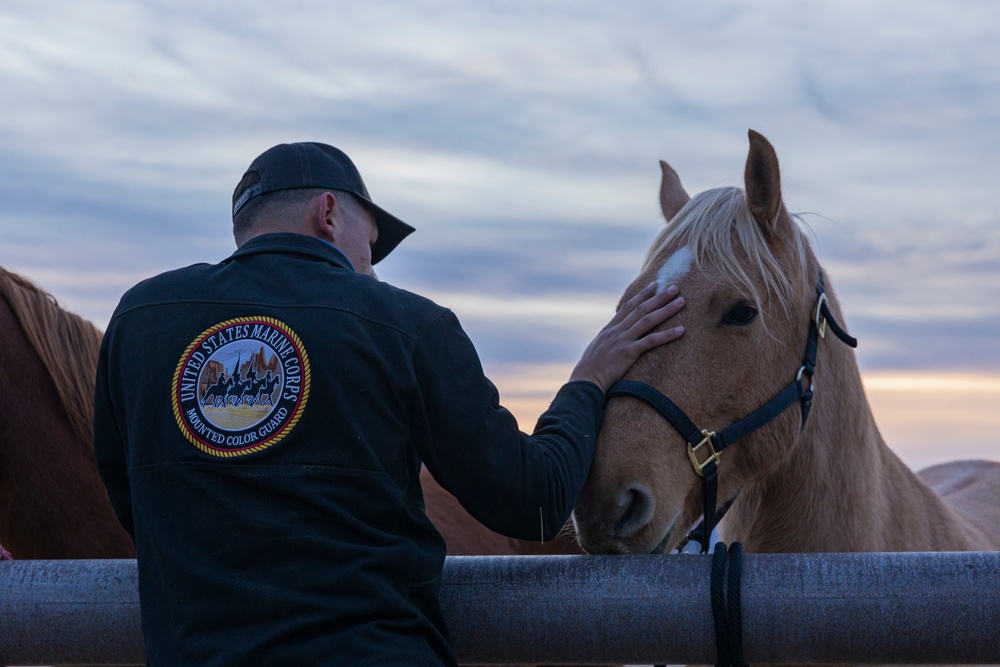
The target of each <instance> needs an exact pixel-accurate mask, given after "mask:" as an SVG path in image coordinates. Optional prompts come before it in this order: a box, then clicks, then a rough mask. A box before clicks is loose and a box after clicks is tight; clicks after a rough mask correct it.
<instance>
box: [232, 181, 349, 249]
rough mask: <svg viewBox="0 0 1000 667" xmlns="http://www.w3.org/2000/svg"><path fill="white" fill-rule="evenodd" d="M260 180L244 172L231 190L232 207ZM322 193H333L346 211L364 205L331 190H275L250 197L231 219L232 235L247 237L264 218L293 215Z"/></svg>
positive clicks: (341, 191) (343, 193)
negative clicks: (237, 183) (234, 188)
mask: <svg viewBox="0 0 1000 667" xmlns="http://www.w3.org/2000/svg"><path fill="white" fill-rule="evenodd" d="M259 181H260V176H259V175H258V174H257V172H254V171H250V172H247V173H246V175H245V176H244V177H243V180H241V181H240V182H239V185H237V186H236V190H234V191H233V205H234V206H235V204H236V199H237V197H239V196H240V195H241V194H242V193H243V192H245V191H246V190H247V188H250V187H252V186H254V185H256V184H257V183H258V182H259ZM323 192H334V193H335V196H336V197H337V203H338V204H339V205H340V206H342V207H344V208H345V209H348V210H356V209H358V208H362V207H363V205H362V203H361V201H360V200H358V198H357V197H355V196H354V195H353V194H351V193H350V192H347V191H344V190H332V189H331V188H295V189H292V190H278V191H276V192H268V193H266V194H263V195H257V196H256V197H252V198H250V199H249V200H248V201H247V202H246V203H245V204H244V205H243V207H242V208H241V209H240V210H239V212H237V213H236V215H234V216H233V236H235V237H236V238H237V239H239V238H240V237H245V236H247V235H249V234H250V233H251V232H252V231H253V228H254V226H255V225H256V224H257V222H258V221H259V220H261V219H262V218H264V217H278V216H281V215H283V214H284V215H295V214H296V213H297V212H298V211H297V210H296V209H299V208H300V207H302V206H304V205H305V204H307V203H308V202H309V201H310V200H312V198H313V197H315V196H316V195H318V194H321V193H323Z"/></svg>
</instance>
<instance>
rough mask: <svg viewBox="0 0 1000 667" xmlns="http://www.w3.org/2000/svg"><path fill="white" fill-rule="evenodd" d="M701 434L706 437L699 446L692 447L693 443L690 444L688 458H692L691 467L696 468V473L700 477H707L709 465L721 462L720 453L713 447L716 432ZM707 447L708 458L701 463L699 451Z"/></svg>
mask: <svg viewBox="0 0 1000 667" xmlns="http://www.w3.org/2000/svg"><path fill="white" fill-rule="evenodd" d="M701 434H702V435H703V436H705V437H703V438H702V439H701V442H699V443H698V444H697V445H693V446H692V445H691V443H688V456H689V457H690V458H691V465H693V466H694V471H695V472H696V473H698V477H704V476H705V468H706V467H707V466H708V464H709V463H718V462H719V452H717V451H715V447H714V446H712V438H714V437H715V431H708V430H702V432H701ZM705 446H707V447H708V458H707V459H705V460H704V461H699V460H698V450H699V449H701V448H702V447H705Z"/></svg>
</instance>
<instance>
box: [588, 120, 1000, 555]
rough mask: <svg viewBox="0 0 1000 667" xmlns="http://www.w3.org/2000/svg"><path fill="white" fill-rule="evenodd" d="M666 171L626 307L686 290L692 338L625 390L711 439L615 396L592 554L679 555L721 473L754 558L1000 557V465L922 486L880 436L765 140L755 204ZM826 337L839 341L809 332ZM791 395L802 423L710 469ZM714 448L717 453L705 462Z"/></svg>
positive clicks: (723, 497) (954, 466) (737, 534)
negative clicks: (654, 224) (652, 286)
mask: <svg viewBox="0 0 1000 667" xmlns="http://www.w3.org/2000/svg"><path fill="white" fill-rule="evenodd" d="M661 166H662V170H663V180H662V185H661V204H662V208H663V213H664V216H665V217H666V219H667V221H668V224H667V227H666V228H665V229H664V230H663V231H662V232H661V233H660V234H659V237H658V238H657V239H656V241H655V242H654V244H653V246H652V247H651V249H650V251H649V253H648V256H647V260H646V262H645V266H644V267H643V269H642V272H641V274H640V275H639V277H638V278H637V279H636V280H635V282H633V283H632V285H631V286H630V287H629V288H628V290H627V291H626V293H625V296H624V299H627V298H629V297H630V296H632V295H633V294H635V293H636V292H637V291H639V290H640V289H641V288H642V286H644V285H647V284H649V283H650V282H651V281H653V280H659V281H660V284H661V285H663V284H670V283H676V284H678V285H679V287H680V291H681V294H683V295H684V298H685V301H686V302H687V307H686V308H685V309H684V311H683V312H682V313H681V314H680V315H678V317H679V318H680V320H681V321H680V324H683V325H684V327H685V332H686V333H685V335H684V338H683V339H682V340H680V341H678V342H677V343H676V344H674V345H670V346H664V347H661V348H657V349H655V350H652V351H650V352H647V353H646V354H645V355H644V356H643V357H641V358H640V359H639V360H638V362H637V363H636V364H635V366H633V368H632V369H631V370H630V371H629V373H628V375H627V376H626V379H627V380H631V381H633V382H634V383H635V384H633V385H630V386H632V387H635V386H638V384H639V383H642V384H645V385H649V386H651V387H652V388H654V389H655V390H658V391H659V392H660V393H661V394H662V395H664V396H666V397H668V398H669V399H670V400H672V401H673V403H674V404H675V406H676V407H677V408H679V410H680V411H681V412H683V413H684V414H685V415H686V416H687V418H688V420H689V424H690V425H692V426H694V428H695V429H696V430H695V431H693V432H692V431H688V433H689V434H692V433H697V430H698V429H705V432H706V435H705V436H703V435H702V434H701V433H699V434H698V436H696V437H695V436H693V435H691V436H690V437H682V436H681V435H680V432H679V431H680V430H681V429H680V427H675V426H673V425H672V424H671V422H670V421H668V419H666V418H664V417H663V416H661V414H659V413H658V412H657V411H656V410H655V409H654V408H653V407H651V405H650V404H649V403H648V402H647V401H646V400H645V399H642V400H640V399H638V398H636V397H635V396H634V395H633V394H629V393H625V394H624V395H621V396H619V397H613V398H612V399H611V400H610V401H609V403H608V407H607V410H606V412H605V418H604V427H603V430H602V432H601V435H600V438H599V440H598V443H597V453H596V457H595V459H594V463H593V466H592V468H591V472H590V476H589V478H588V480H587V483H586V485H585V487H584V491H583V494H582V496H581V498H580V500H579V503H578V505H577V507H576V510H575V512H574V519H575V522H576V528H577V534H578V537H579V539H580V543H581V544H582V545H583V547H584V548H585V549H586V550H587V551H590V552H598V553H626V552H627V553H649V552H667V551H670V550H671V549H673V548H674V547H676V546H677V545H678V544H680V543H681V541H682V540H683V539H684V537H685V535H686V534H687V533H688V531H689V529H690V528H691V527H692V526H693V525H694V523H695V521H696V520H697V519H698V517H699V515H702V514H703V513H707V512H703V510H702V502H703V483H702V480H703V479H704V478H703V477H700V476H699V473H698V472H697V471H696V467H698V468H701V467H703V466H708V465H709V463H714V465H715V467H716V469H717V473H718V474H717V483H718V501H717V507H718V508H720V510H721V508H723V507H724V506H725V505H727V504H728V503H732V505H731V509H730V510H729V512H728V514H727V515H726V518H725V520H724V521H723V522H722V524H721V526H720V530H721V535H722V537H723V539H725V540H732V541H740V542H742V543H743V544H744V546H745V548H746V550H747V551H755V552H809V551H813V552H817V551H943V550H949V551H950V550H996V549H1000V504H998V502H997V500H998V499H1000V463H994V462H988V461H965V462H957V463H949V464H944V465H939V466H935V467H932V468H930V469H927V470H924V471H923V472H921V473H919V474H914V473H913V472H911V471H910V470H909V469H908V468H907V467H906V466H905V465H904V464H903V463H902V462H901V461H900V460H899V459H898V458H897V457H896V455H895V454H894V453H893V452H892V451H891V450H890V449H889V448H888V447H887V446H886V444H885V442H884V441H883V439H882V437H881V435H880V434H879V431H878V428H877V427H876V425H875V420H874V418H873V417H872V413H871V410H870V408H869V406H868V402H867V400H866V399H865V394H864V389H863V387H862V384H861V377H860V374H859V372H858V366H857V362H856V361H855V357H854V354H853V352H852V350H851V349H850V347H848V345H845V344H843V343H842V342H841V340H838V339H837V338H838V337H839V335H840V334H839V333H838V336H833V335H830V331H829V329H831V328H832V329H834V330H835V331H836V329H838V328H839V327H838V326H835V325H836V323H838V322H843V317H842V314H841V310H840V307H839V305H838V303H837V299H836V297H835V295H834V294H833V291H832V289H831V288H830V285H829V282H827V283H826V284H825V288H824V287H818V285H821V283H819V282H818V281H819V279H820V278H819V277H820V276H821V275H822V274H821V271H822V269H821V267H820V265H819V262H818V261H817V259H816V256H815V255H814V254H813V252H812V250H811V249H810V246H809V242H808V240H807V238H806V236H805V234H804V233H803V231H802V230H801V229H800V228H799V226H798V224H797V223H796V221H795V220H794V219H793V218H792V216H790V215H789V214H788V212H787V211H786V209H785V206H784V204H783V202H782V198H781V183H780V177H779V172H778V160H777V156H776V155H775V152H774V149H773V148H772V147H771V144H770V143H768V141H767V140H766V139H764V137H762V136H761V135H759V134H757V133H755V132H753V131H751V132H750V151H749V156H748V158H747V163H746V171H745V190H740V189H738V188H719V189H714V190H709V191H707V192H704V193H702V194H700V195H698V196H696V197H695V198H694V199H690V198H689V197H688V195H687V194H686V193H685V191H684V189H683V188H682V187H681V184H680V180H679V178H678V177H677V175H676V173H675V172H674V171H673V169H671V168H670V167H669V166H668V165H667V164H666V163H661ZM824 291H825V298H826V303H825V304H823V303H822V301H823V299H822V298H821V297H820V296H819V295H820V294H821V293H823V292H824ZM824 324H828V325H829V326H828V327H826V328H827V332H826V333H827V335H826V336H825V337H823V338H820V337H819V336H818V335H814V334H811V333H810V332H811V330H812V329H813V328H815V329H817V330H819V329H820V328H821V325H824ZM810 340H814V341H815V348H814V349H815V353H814V354H813V355H812V361H811V362H809V363H807V362H806V358H808V357H809V349H808V347H809V343H808V342H809V341H810ZM844 340H847V339H844ZM804 350H805V355H804ZM810 365H812V366H814V369H815V371H814V374H813V368H810V367H809V366H810ZM810 378H811V379H810ZM789 386H791V387H792V390H791V391H792V392H793V393H792V400H791V401H789V403H788V405H787V409H783V410H781V411H778V414H777V416H774V417H773V418H772V419H770V420H767V421H766V422H765V423H763V424H762V425H760V426H759V428H757V429H756V430H752V432H749V433H747V434H746V435H745V437H742V439H740V440H739V441H738V442H734V443H732V444H731V446H729V447H726V448H725V449H724V451H721V452H719V453H718V456H717V458H716V457H712V460H711V462H709V457H710V455H711V454H712V450H713V449H722V447H723V446H724V445H725V444H726V443H725V442H720V438H719V436H718V435H715V434H713V433H711V431H713V430H714V431H715V432H716V433H725V432H727V427H728V426H729V425H732V424H734V423H736V422H738V421H740V420H741V419H743V418H744V417H747V416H748V415H751V414H754V413H757V411H758V409H759V408H761V406H764V405H767V404H769V403H770V401H771V399H772V397H774V396H776V395H779V394H781V393H782V390H783V388H786V387H789ZM813 391H814V392H815V393H814V395H813ZM612 394H614V392H612ZM810 397H811V404H809V399H810ZM800 399H801V400H800ZM810 405H811V409H809V408H810ZM757 416H758V417H759V416H760V413H757ZM803 420H804V421H803ZM741 430H742V431H744V432H746V430H747V429H739V428H735V427H734V428H730V429H728V432H729V433H730V434H734V433H736V432H737V431H741ZM708 434H711V435H713V436H714V437H711V438H708V437H707V435H708ZM741 435H742V433H741ZM700 438H705V439H707V440H708V441H709V443H711V445H712V447H709V446H707V445H706V446H702V447H700V448H699V451H698V452H694V453H692V452H690V451H689V450H690V449H691V448H692V445H699V444H702V443H701V442H700V441H699V439H700ZM692 440H693V441H694V442H693V443H691V441H692ZM689 443H691V445H689ZM694 460H696V461H697V463H694V462H693V461H694ZM705 471H707V472H711V471H710V469H709V468H708V467H706V470H705ZM709 497H710V496H709ZM714 506H716V504H715V503H709V507H714Z"/></svg>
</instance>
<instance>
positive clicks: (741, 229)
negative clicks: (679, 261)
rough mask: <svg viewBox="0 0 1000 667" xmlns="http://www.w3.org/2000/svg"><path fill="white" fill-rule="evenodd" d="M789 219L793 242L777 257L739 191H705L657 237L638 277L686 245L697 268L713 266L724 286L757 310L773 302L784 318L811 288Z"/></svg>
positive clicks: (804, 253) (805, 256)
mask: <svg viewBox="0 0 1000 667" xmlns="http://www.w3.org/2000/svg"><path fill="white" fill-rule="evenodd" d="M782 215H786V214H784V213H782ZM789 217H790V218H791V220H790V225H789V229H790V230H791V238H789V239H784V244H783V246H782V249H781V251H780V252H776V251H775V250H776V249H775V248H772V247H771V246H770V245H769V244H768V242H767V239H766V238H765V237H764V233H763V232H762V231H761V229H760V226H759V225H758V224H757V221H756V220H754V217H753V214H752V213H751V212H750V208H749V206H748V205H747V200H746V194H745V193H744V191H743V190H742V189H740V188H736V187H723V188H716V189H713V190H706V191H705V192H702V193H700V194H698V195H696V196H694V197H693V198H692V199H691V200H690V201H688V202H687V203H686V204H685V205H684V207H683V208H681V210H680V211H678V212H677V215H675V216H674V217H673V218H672V219H671V220H670V221H669V222H668V224H667V226H666V227H665V228H664V229H663V230H662V231H661V232H660V233H659V235H658V236H657V237H656V239H655V240H654V241H653V243H652V245H651V246H650V248H649V251H648V252H647V253H646V259H645V262H644V263H643V269H642V273H643V274H646V273H647V272H651V271H655V270H656V269H657V268H658V265H659V264H662V263H663V262H664V261H666V259H667V257H666V256H665V254H664V253H665V251H666V250H668V249H670V248H679V247H680V246H682V245H687V246H688V247H689V249H690V250H691V253H692V255H693V257H694V261H695V264H696V266H697V267H699V268H700V267H701V266H703V265H704V264H706V263H711V265H712V266H713V267H714V268H715V269H716V270H717V271H718V272H719V274H720V275H721V276H722V278H723V280H725V281H726V282H727V283H728V284H729V285H731V286H732V287H733V288H735V289H737V290H739V291H740V292H742V293H744V294H746V295H747V296H748V297H749V298H751V299H752V300H753V301H754V303H756V304H758V306H759V307H763V306H764V304H765V303H769V302H773V303H774V304H775V305H777V307H778V308H780V309H781V310H782V311H783V312H785V313H786V314H787V313H788V312H789V311H790V309H791V307H792V304H793V302H794V298H795V296H796V295H797V294H799V293H800V292H801V290H802V289H803V286H804V285H807V284H808V283H809V281H808V279H807V267H808V263H809V253H808V245H807V240H806V238H805V234H804V233H803V232H802V230H801V229H800V227H799V224H800V222H801V221H800V220H799V219H798V218H797V217H796V216H789ZM761 314H762V315H763V311H762V313H761ZM762 321H763V320H762Z"/></svg>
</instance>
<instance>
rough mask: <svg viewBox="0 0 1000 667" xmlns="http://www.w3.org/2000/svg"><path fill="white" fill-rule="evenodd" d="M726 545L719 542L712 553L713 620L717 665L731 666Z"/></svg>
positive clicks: (722, 666) (721, 666)
mask: <svg viewBox="0 0 1000 667" xmlns="http://www.w3.org/2000/svg"><path fill="white" fill-rule="evenodd" d="M727 560H728V559H727V558H726V545H725V544H724V543H722V542H719V543H717V544H716V545H715V552H714V553H713V554H712V581H711V589H710V590H711V595H712V620H713V621H714V622H715V650H716V659H715V665H716V667H729V665H730V664H732V662H731V661H730V659H729V616H728V614H727V613H726V587H725V581H726V563H727Z"/></svg>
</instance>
